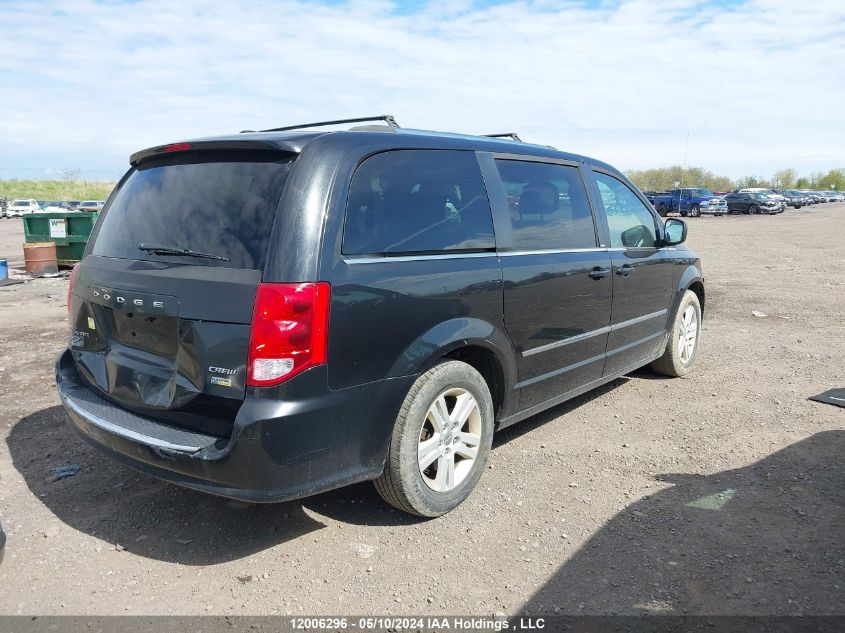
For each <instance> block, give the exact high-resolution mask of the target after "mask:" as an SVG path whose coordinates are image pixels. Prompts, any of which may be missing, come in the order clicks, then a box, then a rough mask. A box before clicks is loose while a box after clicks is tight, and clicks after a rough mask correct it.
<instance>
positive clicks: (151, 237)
mask: <svg viewBox="0 0 845 633" xmlns="http://www.w3.org/2000/svg"><path fill="white" fill-rule="evenodd" d="M291 164H292V161H291V156H290V154H282V153H276V152H273V153H270V152H213V153H212V152H202V153H190V154H187V153H186V154H181V155H178V154H177V155H173V156H170V157H164V158H161V159H156V160H152V161H148V162H146V163H142V164H141V166H140V167H139V168H138V169H136V170H134V171H132V172H131V174H130V176H129V177H128V178H127V180H126V181H125V182H124V183H123V185H122V186H121V187H120V189H119V190H118V192H117V193H116V194H115V197H114V200H113V201H112V202H111V204H110V206H109V207H108V208H107V209H106V210H105V216H104V218H103V221H102V225H101V226H100V227H99V229H98V232H97V234H96V236H95V241H94V245H93V247H92V250H91V254H92V255H99V256H103V257H117V258H121V259H135V260H150V261H169V262H174V263H181V264H186V263H189V264H191V265H199V266H225V267H228V268H244V269H254V270H260V269H262V268H263V267H264V261H265V259H266V257H267V248H268V243H269V240H270V231H271V229H272V227H273V219H274V218H275V214H276V207H277V206H278V203H279V198H280V196H281V191H282V187H283V185H284V182H285V180H286V177H287V174H288V171H289V169H290V165H291ZM84 204H85V205H88V204H96V203H91V202H89V201H86V202H85V203H84ZM141 244H155V245H161V246H164V247H167V248H169V249H189V250H191V251H197V252H201V253H209V254H213V255H217V256H219V258H215V259H211V258H206V259H195V258H191V259H186V258H185V257H179V256H177V255H174V254H168V253H166V252H164V251H158V250H153V251H150V250H149V249H147V250H142V249H141V248H139V246H140V245H141Z"/></svg>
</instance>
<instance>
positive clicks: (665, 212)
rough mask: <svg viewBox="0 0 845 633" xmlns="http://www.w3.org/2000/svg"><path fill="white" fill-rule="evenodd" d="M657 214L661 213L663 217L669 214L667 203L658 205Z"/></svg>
mask: <svg viewBox="0 0 845 633" xmlns="http://www.w3.org/2000/svg"><path fill="white" fill-rule="evenodd" d="M657 215H659V216H660V217H661V218H665V217H666V216H667V215H669V211H668V210H667V209H666V205H665V204H661V205H660V206H659V207H657Z"/></svg>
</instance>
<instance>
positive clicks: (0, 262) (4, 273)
mask: <svg viewBox="0 0 845 633" xmlns="http://www.w3.org/2000/svg"><path fill="white" fill-rule="evenodd" d="M8 278H9V262H8V261H6V260H5V259H0V281H3V280H4V279H8Z"/></svg>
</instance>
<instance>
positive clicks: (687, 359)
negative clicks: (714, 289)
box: [651, 290, 701, 378]
mask: <svg viewBox="0 0 845 633" xmlns="http://www.w3.org/2000/svg"><path fill="white" fill-rule="evenodd" d="M700 341H701V303H700V302H699V301H698V295H697V294H695V293H694V292H693V291H692V290H687V291H686V292H685V293H684V296H683V297H682V298H681V303H680V304H679V305H678V309H677V311H676V312H675V315H674V317H673V319H672V330H671V334H670V335H669V340H668V341H667V342H666V350H665V351H664V352H663V356H661V357H660V358H658V359H657V360H656V361H654V362H653V363H652V364H651V368H652V369H653V370H654V371H656V372H657V373H658V374H663V375H664V376H671V377H673V378H679V377H681V376H686V375H687V374H688V373H690V372H691V371H692V368H693V365H695V357H696V355H697V353H698V346H699V342H700Z"/></svg>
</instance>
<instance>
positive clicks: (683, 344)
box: [678, 305, 698, 365]
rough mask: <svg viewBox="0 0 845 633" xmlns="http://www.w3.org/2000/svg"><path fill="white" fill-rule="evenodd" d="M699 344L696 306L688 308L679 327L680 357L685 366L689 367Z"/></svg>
mask: <svg viewBox="0 0 845 633" xmlns="http://www.w3.org/2000/svg"><path fill="white" fill-rule="evenodd" d="M697 342H698V312H697V311H696V309H695V307H694V306H691V305H689V306H687V309H686V310H684V315H683V319H682V321H681V323H680V324H679V326H678V356H680V358H681V362H682V363H683V364H684V365H688V364H689V362H690V361H691V360H692V357H693V355H694V354H695V345H696V343H697Z"/></svg>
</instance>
